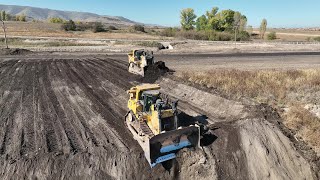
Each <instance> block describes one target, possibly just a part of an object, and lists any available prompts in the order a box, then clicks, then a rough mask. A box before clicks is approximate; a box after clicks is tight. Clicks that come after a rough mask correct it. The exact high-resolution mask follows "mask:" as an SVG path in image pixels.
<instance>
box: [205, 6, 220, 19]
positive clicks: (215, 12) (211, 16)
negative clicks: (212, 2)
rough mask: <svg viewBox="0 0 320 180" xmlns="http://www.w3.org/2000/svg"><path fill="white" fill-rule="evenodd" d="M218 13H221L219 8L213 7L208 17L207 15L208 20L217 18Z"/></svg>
mask: <svg viewBox="0 0 320 180" xmlns="http://www.w3.org/2000/svg"><path fill="white" fill-rule="evenodd" d="M218 11H219V8H218V7H213V8H212V9H211V11H207V13H206V15H207V17H208V19H211V18H215V16H216V15H217V13H218Z"/></svg>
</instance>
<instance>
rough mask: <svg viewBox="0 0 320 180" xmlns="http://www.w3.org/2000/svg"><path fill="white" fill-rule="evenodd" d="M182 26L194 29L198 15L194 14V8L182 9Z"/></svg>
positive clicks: (184, 28)
mask: <svg viewBox="0 0 320 180" xmlns="http://www.w3.org/2000/svg"><path fill="white" fill-rule="evenodd" d="M180 18H181V21H180V23H181V27H182V29H183V30H186V31H188V30H192V29H193V28H194V25H195V19H196V18H197V16H196V15H195V14H194V10H193V9H192V8H187V9H183V10H182V11H181V16H180Z"/></svg>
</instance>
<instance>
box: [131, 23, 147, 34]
mask: <svg viewBox="0 0 320 180" xmlns="http://www.w3.org/2000/svg"><path fill="white" fill-rule="evenodd" d="M131 29H132V30H133V31H139V32H146V31H145V29H144V26H142V25H138V24H136V25H133V26H132V27H131Z"/></svg>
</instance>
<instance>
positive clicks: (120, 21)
mask: <svg viewBox="0 0 320 180" xmlns="http://www.w3.org/2000/svg"><path fill="white" fill-rule="evenodd" d="M0 11H6V12H7V13H9V14H11V15H22V14H24V15H26V16H27V19H28V20H33V19H34V20H40V21H44V20H47V19H49V18H52V17H59V18H62V19H65V20H70V19H72V20H74V21H85V22H102V23H105V24H110V25H118V26H131V25H134V24H142V23H138V22H135V21H132V20H130V19H127V18H124V17H121V16H107V15H99V14H95V13H90V12H76V11H60V10H53V9H47V8H37V7H29V6H16V5H1V4H0Z"/></svg>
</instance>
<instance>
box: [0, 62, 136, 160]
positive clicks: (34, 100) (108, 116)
mask: <svg viewBox="0 0 320 180" xmlns="http://www.w3.org/2000/svg"><path fill="white" fill-rule="evenodd" d="M107 61H108V60H102V59H98V58H94V59H73V60H69V59H45V60H43V59H26V60H23V59H22V60H18V59H17V60H10V61H4V62H2V63H0V82H1V83H0V96H1V100H0V120H1V121H0V125H1V126H0V128H1V131H0V137H1V139H0V145H1V146H0V154H1V155H7V156H9V157H11V158H16V157H19V156H31V155H34V154H36V153H40V152H62V153H77V152H82V151H84V150H86V149H88V148H89V147H92V145H93V146H102V147H105V148H110V147H113V148H115V149H118V150H122V151H127V150H128V148H127V146H128V144H127V142H129V144H130V143H131V145H133V144H132V142H130V141H129V140H128V136H129V134H126V132H124V133H120V134H119V133H118V132H123V130H124V124H123V122H122V121H123V117H122V115H123V113H125V109H124V107H118V106H117V105H119V106H122V105H123V104H121V103H119V102H120V101H117V100H113V98H114V97H113V96H114V95H115V93H114V92H115V91H119V89H120V90H123V91H124V90H125V89H127V88H129V87H130V85H128V83H127V82H128V79H130V77H131V76H130V75H129V74H128V72H126V70H125V69H124V68H123V67H124V66H125V65H124V63H122V62H116V63H108V62H107ZM119 71H120V72H123V74H124V76H123V77H114V76H113V75H114V74H115V72H119ZM106 83H107V85H106ZM108 86H113V88H118V89H116V90H115V89H108ZM113 102H117V103H116V105H114V103H113ZM129 137H130V136H129ZM125 141H126V142H125Z"/></svg>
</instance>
